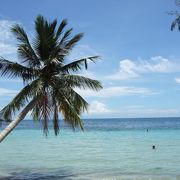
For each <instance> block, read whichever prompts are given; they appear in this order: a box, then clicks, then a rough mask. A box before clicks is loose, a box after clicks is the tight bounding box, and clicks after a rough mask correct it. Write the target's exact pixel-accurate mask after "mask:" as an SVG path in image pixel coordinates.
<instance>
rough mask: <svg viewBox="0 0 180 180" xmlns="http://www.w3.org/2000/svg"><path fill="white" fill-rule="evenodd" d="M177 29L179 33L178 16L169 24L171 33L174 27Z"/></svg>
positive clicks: (179, 18) (179, 23)
mask: <svg viewBox="0 0 180 180" xmlns="http://www.w3.org/2000/svg"><path fill="white" fill-rule="evenodd" d="M176 26H177V27H178V30H179V31H180V16H178V17H177V18H176V19H175V20H174V21H173V22H172V24H171V31H172V30H174V28H175V27H176Z"/></svg>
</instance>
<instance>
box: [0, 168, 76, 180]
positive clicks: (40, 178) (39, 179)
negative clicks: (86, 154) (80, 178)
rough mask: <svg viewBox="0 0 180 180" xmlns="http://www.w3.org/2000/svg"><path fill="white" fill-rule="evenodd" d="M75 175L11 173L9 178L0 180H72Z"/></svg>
mask: <svg viewBox="0 0 180 180" xmlns="http://www.w3.org/2000/svg"><path fill="white" fill-rule="evenodd" d="M74 177H76V175H74V174H73V173H72V172H70V171H66V170H62V171H59V172H50V173H46V172H44V173H43V172H42V173H41V172H38V173H37V172H35V173H33V172H28V171H23V172H18V173H17V172H12V173H9V176H5V177H2V176H0V180H58V179H62V180H72V179H73V178H74Z"/></svg>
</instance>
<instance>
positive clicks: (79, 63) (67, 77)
mask: <svg viewBox="0 0 180 180" xmlns="http://www.w3.org/2000/svg"><path fill="white" fill-rule="evenodd" d="M57 23H58V22H57V20H54V21H52V22H48V21H47V20H46V19H45V18H44V17H43V16H40V15H39V16H37V18H36V20H35V32H36V34H35V38H34V40H33V43H30V41H29V39H28V36H27V34H26V32H25V31H24V29H23V28H22V27H21V26H20V25H18V24H16V25H14V26H13V27H12V28H11V31H12V33H13V34H14V35H15V37H16V38H17V40H18V41H19V44H18V50H17V53H18V59H19V60H20V63H17V62H11V61H9V60H6V59H4V58H0V74H1V75H2V76H8V77H13V78H14V77H18V78H22V80H23V82H24V85H25V86H24V88H23V89H22V90H21V91H20V92H19V93H18V94H17V95H16V96H15V97H14V99H13V100H12V101H11V102H10V103H9V104H8V105H7V106H5V107H4V108H3V109H2V110H1V112H0V114H1V116H2V118H3V119H4V120H9V119H12V116H14V115H15V114H16V113H17V112H19V111H20V113H19V115H18V116H17V118H16V119H15V120H14V121H12V122H11V123H10V124H9V125H8V126H7V127H6V128H5V129H4V130H2V131H1V132H0V142H1V141H2V140H3V139H4V138H5V137H6V136H7V135H8V134H9V133H10V132H11V131H12V130H13V129H14V128H15V127H16V126H17V125H18V124H19V123H20V122H21V121H22V120H23V119H24V118H25V116H26V115H27V113H28V112H31V116H32V118H33V119H34V120H39V121H40V122H42V125H43V131H44V133H45V134H46V135H47V133H48V122H49V121H50V120H52V121H53V126H54V132H55V135H57V134H58V133H59V114H60V113H61V114H62V115H63V118H64V121H65V123H67V124H68V125H70V127H72V128H73V129H75V128H76V127H79V128H81V129H82V130H83V123H82V121H81V118H80V115H81V113H82V112H84V111H86V110H87V109H88V103H87V102H86V101H85V100H84V99H83V98H82V97H81V96H80V95H79V94H78V93H77V92H76V91H75V90H74V89H75V88H83V89H87V88H90V89H92V90H96V91H98V90H100V89H101V88H102V85H101V83H100V82H99V81H97V80H93V79H90V78H87V77H84V76H81V75H78V74H77V72H78V71H79V70H81V69H82V67H83V66H84V67H85V68H86V69H87V67H88V66H87V61H88V60H90V61H93V62H94V61H95V60H96V59H98V58H99V57H98V56H91V57H86V58H82V59H80V60H75V61H73V62H70V63H69V62H67V56H68V55H69V54H70V52H71V50H72V49H73V47H74V46H75V45H76V43H77V42H78V41H79V40H80V39H81V38H82V37H83V34H82V33H81V34H77V35H75V36H72V35H71V34H72V31H73V29H72V28H71V29H68V30H65V27H66V25H67V21H66V20H63V21H62V22H61V23H60V25H59V26H58V25H57ZM75 72H76V74H75Z"/></svg>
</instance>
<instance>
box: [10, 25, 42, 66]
mask: <svg viewBox="0 0 180 180" xmlns="http://www.w3.org/2000/svg"><path fill="white" fill-rule="evenodd" d="M11 32H12V33H13V34H14V35H15V36H16V38H17V39H18V41H19V42H20V44H19V45H18V56H19V58H20V59H23V62H27V63H28V64H29V65H30V66H31V67H32V66H39V65H40V62H39V59H38V57H37V55H36V53H35V52H34V49H33V48H32V46H31V44H30V42H29V39H28V36H27V34H26V32H25V31H24V29H23V28H22V27H21V26H20V25H18V24H15V25H14V26H13V27H12V28H11Z"/></svg>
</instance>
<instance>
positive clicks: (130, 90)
mask: <svg viewBox="0 0 180 180" xmlns="http://www.w3.org/2000/svg"><path fill="white" fill-rule="evenodd" d="M76 91H77V92H78V93H79V94H81V95H82V96H85V97H103V98H109V97H119V96H130V95H141V96H149V95H153V94H158V92H157V91H154V90H151V89H148V88H137V87H126V86H114V87H108V88H104V89H102V90H101V91H99V92H96V91H91V90H82V89H76Z"/></svg>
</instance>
